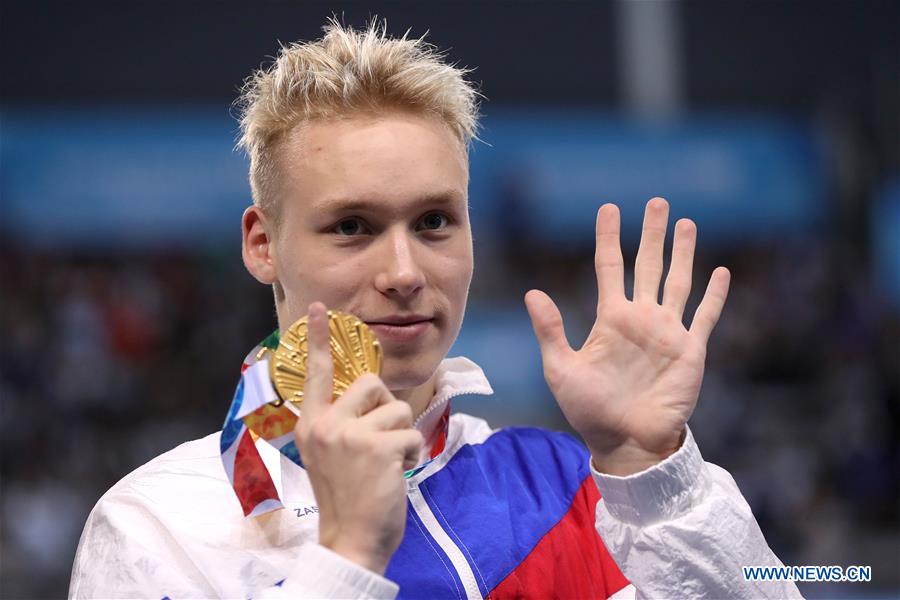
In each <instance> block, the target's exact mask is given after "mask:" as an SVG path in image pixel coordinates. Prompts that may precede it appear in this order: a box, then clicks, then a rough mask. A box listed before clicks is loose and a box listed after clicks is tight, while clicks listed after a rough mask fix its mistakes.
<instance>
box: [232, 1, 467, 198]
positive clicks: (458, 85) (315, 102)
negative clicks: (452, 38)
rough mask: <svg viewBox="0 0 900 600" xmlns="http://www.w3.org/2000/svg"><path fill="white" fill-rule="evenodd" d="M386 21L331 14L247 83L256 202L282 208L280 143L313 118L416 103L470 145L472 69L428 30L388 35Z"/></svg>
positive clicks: (246, 136)
mask: <svg viewBox="0 0 900 600" xmlns="http://www.w3.org/2000/svg"><path fill="white" fill-rule="evenodd" d="M386 26H387V23H386V21H382V22H381V23H379V22H378V21H377V19H373V20H372V21H371V22H370V24H369V25H368V26H367V27H366V29H365V30H361V31H357V30H354V29H353V28H352V27H345V26H343V25H341V24H340V23H338V21H337V20H336V19H334V18H332V19H330V20H329V22H328V24H327V25H326V26H325V27H324V28H323V29H324V32H325V35H324V36H323V37H322V38H321V39H319V40H315V41H312V42H304V43H294V44H290V45H288V46H282V47H281V50H280V52H279V53H278V56H277V57H276V58H275V61H274V62H273V63H272V65H270V66H269V67H268V68H264V69H260V70H258V71H256V72H254V73H253V74H252V75H251V76H250V77H249V78H248V79H247V80H246V81H245V82H244V86H243V88H242V90H241V95H240V97H239V98H238V101H237V104H238V106H239V107H240V110H241V114H240V125H241V138H240V141H239V142H238V145H239V147H242V148H243V149H244V150H245V151H246V152H247V154H248V155H249V157H250V188H251V191H252V193H253V201H254V203H255V204H257V205H258V206H260V207H261V208H263V209H264V210H267V209H272V208H277V207H275V206H274V196H275V193H274V190H273V186H274V183H275V180H276V179H277V174H278V173H277V168H276V163H277V161H276V154H275V153H276V150H277V149H278V147H279V144H280V143H281V142H282V141H283V140H284V138H285V136H286V135H287V134H288V133H289V132H291V131H292V130H293V129H294V128H295V127H296V126H297V125H300V124H302V123H304V122H308V121H312V120H321V119H330V118H340V117H344V116H348V115H353V114H355V113H359V112H378V111H381V110H387V109H392V108H400V109H411V110H414V111H418V112H421V113H423V114H428V115H433V116H436V117H438V118H440V119H441V120H442V121H443V122H444V123H445V124H446V125H447V126H448V127H449V128H450V129H451V131H452V132H453V133H454V134H455V136H456V137H457V139H458V140H459V141H460V142H461V143H462V146H463V148H464V151H466V152H467V150H468V145H469V142H470V141H471V140H472V139H473V138H474V137H475V136H476V131H477V127H478V98H479V96H480V94H479V93H478V91H477V90H476V89H475V87H474V86H473V84H472V83H470V82H469V81H467V80H466V78H465V76H466V75H467V74H468V73H469V72H470V70H469V69H463V68H459V67H457V66H456V65H451V64H447V63H446V62H445V61H444V59H445V55H444V54H442V53H441V52H439V51H438V50H437V49H436V48H435V47H434V46H432V45H431V44H428V43H427V42H425V41H424V36H423V37H421V38H412V39H411V38H409V37H408V35H409V31H407V32H406V34H404V35H403V37H401V38H391V37H388V35H387V32H386V29H387V27H386ZM275 214H276V215H277V210H276V211H275Z"/></svg>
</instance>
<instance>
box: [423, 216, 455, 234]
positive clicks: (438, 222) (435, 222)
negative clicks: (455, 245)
mask: <svg viewBox="0 0 900 600" xmlns="http://www.w3.org/2000/svg"><path fill="white" fill-rule="evenodd" d="M449 224H450V219H448V218H447V215H445V214H443V213H439V212H432V213H428V214H427V215H425V216H424V217H422V220H421V221H419V227H417V229H425V230H429V231H438V230H440V229H444V228H445V227H447V225H449Z"/></svg>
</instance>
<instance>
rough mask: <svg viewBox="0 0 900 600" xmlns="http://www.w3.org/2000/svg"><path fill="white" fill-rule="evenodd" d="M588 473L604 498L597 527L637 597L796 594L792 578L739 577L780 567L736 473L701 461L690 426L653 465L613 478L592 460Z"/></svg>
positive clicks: (773, 596) (599, 507)
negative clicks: (756, 568) (681, 441)
mask: <svg viewBox="0 0 900 600" xmlns="http://www.w3.org/2000/svg"><path fill="white" fill-rule="evenodd" d="M591 473H592V474H593V476H594V481H595V482H596V484H597V488H598V489H599V490H600V495H601V497H602V499H601V500H600V501H599V502H598V503H597V509H596V527H597V531H598V532H599V534H600V536H601V538H602V539H603V541H604V543H605V544H606V547H607V549H608V550H609V552H610V554H611V555H612V557H613V558H614V559H615V561H616V563H617V564H618V565H619V568H620V569H621V570H622V573H623V574H624V575H625V577H627V578H628V580H629V581H630V582H631V583H632V585H633V586H634V595H635V597H636V598H665V597H671V595H672V594H673V593H674V592H676V591H677V594H678V596H680V597H692V598H802V596H801V595H800V592H799V591H798V590H797V587H796V585H794V583H793V582H790V581H766V582H763V581H746V580H745V579H744V575H743V571H742V569H741V567H743V566H783V565H782V563H781V561H779V560H778V558H777V557H776V556H775V554H774V553H773V552H772V551H771V550H770V549H769V546H768V544H766V540H765V538H764V537H763V534H762V532H761V531H760V529H759V525H757V523H756V519H754V517H753V513H752V512H751V510H750V506H749V505H748V504H747V502H746V500H744V497H743V496H742V495H741V492H740V490H739V489H738V487H737V484H735V482H734V479H733V478H732V477H731V475H730V474H729V473H728V472H727V471H726V470H724V469H722V468H720V467H717V466H716V465H713V464H710V463H706V462H704V461H703V458H702V457H701V456H700V450H699V449H698V448H697V443H696V442H695V441H694V437H693V435H691V432H690V429H688V431H687V435H686V437H685V440H684V444H682V447H681V448H680V449H679V450H678V451H677V452H676V453H675V454H673V455H672V456H670V457H669V458H667V459H666V460H664V461H662V462H661V463H659V464H658V465H655V466H654V467H651V468H649V469H647V470H645V471H642V472H640V473H636V474H634V475H630V476H628V477H616V476H613V475H605V474H603V473H600V472H598V471H597V470H596V469H595V468H594V465H593V461H591ZM624 591H625V590H623V592H624ZM625 596H627V592H626V594H625V595H623V596H621V597H625ZM617 597H620V596H617Z"/></svg>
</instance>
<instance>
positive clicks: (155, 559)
mask: <svg viewBox="0 0 900 600" xmlns="http://www.w3.org/2000/svg"><path fill="white" fill-rule="evenodd" d="M118 500H119V501H116V502H110V503H107V502H105V501H104V500H102V499H101V501H100V502H99V503H98V504H97V506H96V507H95V508H94V510H93V511H92V512H91V515H90V517H88V521H87V524H86V525H85V528H84V531H83V532H82V535H81V541H80V542H79V544H78V551H77V553H76V555H75V563H74V565H73V568H72V578H71V582H70V585H69V598H70V599H73V600H74V599H82V598H157V599H163V598H168V599H169V600H181V599H184V598H216V597H220V598H221V597H235V596H239V597H248V596H249V597H250V598H253V599H262V598H367V599H368V598H389V599H393V598H394V597H395V596H396V595H397V592H398V591H399V587H398V586H397V584H396V583H394V582H392V581H390V580H388V579H385V578H384V577H382V576H380V575H378V574H376V573H373V572H371V571H369V570H368V569H365V568H363V567H361V566H358V565H356V564H355V563H353V562H351V561H349V560H347V559H345V558H343V557H341V556H339V555H338V554H335V553H334V552H332V551H331V550H328V549H327V548H325V547H323V546H320V545H318V544H317V543H313V542H311V543H309V544H306V545H304V546H301V547H300V548H299V550H298V551H297V556H296V561H295V562H294V568H293V570H292V571H291V572H289V573H287V574H286V576H285V578H284V579H283V580H282V581H279V582H277V583H276V584H275V585H269V582H270V581H271V580H269V582H267V583H266V584H263V585H259V586H258V587H254V585H253V583H254V581H259V580H258V579H256V578H255V575H256V574H255V573H253V572H250V571H248V570H246V569H244V570H242V571H241V572H240V573H235V572H232V569H230V568H229V566H227V565H221V564H220V565H219V566H218V567H216V566H215V565H209V564H206V565H203V566H201V565H199V564H198V563H197V560H198V557H197V556H192V555H191V554H190V553H189V552H187V551H186V550H185V549H184V547H183V545H182V543H181V540H178V539H176V537H175V536H173V535H172V534H171V532H170V531H168V530H167V529H166V528H165V527H163V526H161V524H160V523H159V521H158V519H155V518H154V517H153V515H152V514H151V513H147V512H146V511H144V510H141V508H140V507H139V506H135V505H134V504H131V506H128V505H129V503H128V502H127V501H125V502H123V501H122V499H121V498H120V499H118ZM238 579H239V581H235V580H238Z"/></svg>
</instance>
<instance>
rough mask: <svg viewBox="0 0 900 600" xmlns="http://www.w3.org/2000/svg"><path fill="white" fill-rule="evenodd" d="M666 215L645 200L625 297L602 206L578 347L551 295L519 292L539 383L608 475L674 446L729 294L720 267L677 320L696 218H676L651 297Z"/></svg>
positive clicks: (614, 214) (607, 208)
mask: <svg viewBox="0 0 900 600" xmlns="http://www.w3.org/2000/svg"><path fill="white" fill-rule="evenodd" d="M668 219H669V205H668V203H667V202H666V201H665V200H663V199H662V198H654V199H653V200H650V202H648V203H647V208H646V211H645V213H644V227H643V232H642V234H641V243H640V247H639V249H638V255H637V260H636V262H635V274H634V296H633V299H632V300H628V299H627V298H626V297H625V289H624V288H625V284H624V280H625V273H624V264H623V260H622V250H621V246H620V242H619V229H620V217H619V209H618V207H616V206H615V205H614V204H605V205H603V206H602V207H601V208H600V210H599V211H598V213H597V249H596V253H595V256H594V266H595V268H596V271H597V288H598V301H597V320H596V322H595V323H594V327H593V328H592V329H591V332H590V334H589V335H588V338H587V340H586V341H585V343H584V345H583V346H582V347H581V349H580V350H577V351H576V350H574V349H573V348H572V347H571V346H569V343H568V341H567V340H566V335H565V331H564V328H563V321H562V316H561V315H560V312H559V309H558V308H557V307H556V304H554V302H553V300H551V299H550V297H549V296H547V295H546V294H545V293H543V292H540V291H538V290H531V291H530V292H528V293H527V294H526V295H525V304H526V306H527V308H528V313H529V315H530V316H531V321H532V325H533V327H534V331H535V335H536V336H537V339H538V343H539V344H540V347H541V356H542V358H543V363H544V376H545V378H546V380H547V384H548V385H549V386H550V390H551V391H552V392H553V395H554V396H555V397H556V400H557V402H559V405H560V408H561V409H562V411H563V414H564V415H565V416H566V418H567V419H568V421H569V423H570V424H571V425H572V427H573V428H575V430H576V431H577V432H578V433H579V434H581V436H582V437H583V438H584V440H585V443H586V444H587V446H588V448H589V449H590V451H591V455H592V458H593V461H594V465H595V466H596V468H597V469H598V470H600V471H601V472H605V473H609V474H613V475H629V474H631V473H636V472H638V471H641V470H643V469H646V468H647V467H650V466H652V465H654V464H656V463H658V462H659V461H661V460H662V459H664V458H666V457H667V456H669V455H670V454H672V453H673V452H675V451H676V450H677V449H678V448H679V447H680V445H681V441H682V436H683V435H684V426H685V423H687V420H688V419H689V418H690V416H691V413H692V412H693V411H694V407H695V406H696V404H697V397H698V395H699V393H700V384H701V382H702V380H703V367H704V362H705V359H706V345H707V341H708V340H709V336H710V333H712V330H713V328H714V327H715V325H716V322H717V321H718V319H719V315H720V314H721V312H722V307H723V306H724V304H725V298H726V297H727V295H728V284H729V280H730V273H729V272H728V269H726V268H725V267H718V268H717V269H715V270H714V271H713V273H712V276H711V278H710V280H709V285H708V286H707V288H706V293H705V294H704V296H703V300H702V301H701V303H700V306H699V307H698V308H697V311H696V313H695V314H694V318H693V321H692V323H691V326H690V328H689V329H687V328H685V326H684V325H683V324H682V316H683V313H684V307H685V304H686V303H687V299H688V296H689V294H690V291H691V270H692V267H693V261H694V246H695V244H696V241H697V227H696V225H695V224H694V223H693V221H690V220H689V219H681V220H679V221H678V222H677V223H676V224H675V241H674V245H673V247H672V263H671V266H670V268H669V274H668V276H667V277H666V282H665V287H664V289H663V301H662V304H660V303H659V301H658V296H659V284H660V279H661V278H662V272H663V243H664V241H665V236H666V227H667V223H668Z"/></svg>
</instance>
